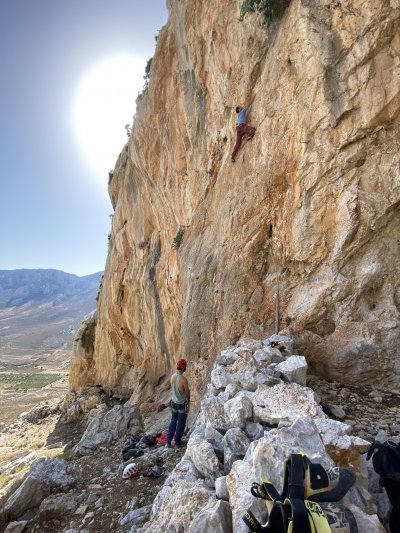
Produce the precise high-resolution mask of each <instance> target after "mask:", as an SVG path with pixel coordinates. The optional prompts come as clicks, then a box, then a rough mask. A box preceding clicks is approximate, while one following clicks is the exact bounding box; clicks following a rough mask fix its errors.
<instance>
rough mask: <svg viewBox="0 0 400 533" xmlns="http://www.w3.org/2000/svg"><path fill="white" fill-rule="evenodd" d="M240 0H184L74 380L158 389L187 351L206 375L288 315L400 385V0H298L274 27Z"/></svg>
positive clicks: (323, 351) (286, 326)
mask: <svg viewBox="0 0 400 533" xmlns="http://www.w3.org/2000/svg"><path fill="white" fill-rule="evenodd" d="M240 5H241V2H240V1H235V2H232V1H231V0H209V1H207V2H201V1H192V0H179V1H178V0H170V1H169V10H170V16H169V21H168V23H167V25H166V26H165V27H164V28H163V29H162V31H161V32H160V34H159V37H158V41H157V50H156V53H155V56H154V58H153V61H152V65H151V76H150V84H149V87H148V89H147V90H146V91H145V92H144V93H143V95H142V96H141V97H140V98H139V100H138V107H137V114H136V119H135V124H134V127H133V130H132V135H131V137H130V139H129V142H128V144H127V145H126V146H125V147H124V149H123V151H122V153H121V155H120V157H119V160H118V162H117V165H116V168H115V170H114V173H113V177H112V179H111V182H110V189H109V190H110V196H111V200H112V204H113V206H114V209H115V213H114V216H113V222H112V231H111V235H110V240H109V242H110V246H109V254H108V259H107V265H106V271H105V275H104V280H103V283H102V290H101V293H100V297H99V301H98V310H97V316H96V327H95V337H94V346H93V352H91V353H90V365H87V364H86V365H85V364H84V363H83V361H82V353H81V351H79V350H78V352H79V358H78V359H74V358H73V361H72V365H71V384H72V386H73V387H74V388H76V387H78V386H79V385H81V384H85V383H88V382H92V381H96V382H102V383H105V384H109V385H115V384H119V385H121V386H129V387H133V388H134V389H135V393H136V396H137V397H141V398H146V397H150V395H152V394H153V392H152V391H153V389H154V387H155V386H156V385H159V386H162V384H163V380H164V379H165V377H166V376H167V375H168V374H169V372H170V370H171V368H173V367H174V360H176V359H177V358H178V357H179V356H181V355H182V356H184V357H186V358H187V359H188V360H189V361H190V365H189V367H190V371H189V372H190V374H191V375H190V378H191V380H192V383H193V382H194V383H195V384H196V386H195V387H194V390H197V391H199V390H200V389H201V385H202V384H203V383H204V380H205V378H206V377H207V376H208V375H209V371H210V369H211V364H212V361H210V359H211V358H212V354H215V353H218V351H220V350H221V349H222V348H223V347H224V346H227V345H229V344H231V343H235V342H237V340H238V339H239V338H240V337H242V336H252V337H262V336H265V335H269V334H271V333H273V331H274V330H275V325H276V323H278V324H279V329H280V330H286V331H287V332H289V333H291V334H293V335H294V336H295V338H296V343H297V348H298V350H299V353H301V354H303V355H305V356H306V358H307V362H308V364H310V365H311V366H312V367H313V369H314V371H317V372H323V373H324V375H325V376H327V377H328V378H332V379H335V380H340V381H342V382H343V383H349V384H353V383H354V382H355V381H356V382H357V383H366V382H371V381H374V380H376V379H379V380H380V382H381V383H386V384H389V383H390V384H391V385H398V384H399V379H400V378H399V364H400V363H399V348H398V347H399V345H400V343H399V340H400V339H399V337H400V332H399V327H398V323H399V322H398V319H399V309H400V307H399V306H400V287H399V279H400V276H399V261H398V258H399V246H400V244H399V238H400V237H399V235H400V231H399V230H400V220H399V218H400V216H399V209H398V207H399V199H400V150H399V148H400V146H399V145H400V141H399V139H400V135H399V133H400V132H399V129H400V128H399V106H400V59H399V58H400V34H399V27H400V24H399V22H400V6H399V2H398V0H390V1H385V2H382V1H381V0H371V1H369V2H365V1H363V0H346V1H344V2H340V3H335V4H332V2H329V1H328V0H322V1H319V2H314V1H312V0H292V1H291V3H290V5H289V7H288V8H287V10H286V11H285V13H284V15H283V17H282V19H281V20H280V21H278V22H276V23H275V24H273V25H272V26H271V27H270V28H269V29H268V30H267V31H266V30H264V29H263V28H262V27H261V25H260V21H259V19H258V17H257V15H249V16H248V17H246V19H245V21H244V22H243V23H240V22H238V15H239V10H240ZM254 95H255V100H254V104H253V107H252V111H251V115H250V122H251V124H253V125H254V126H255V127H257V132H256V134H255V137H254V139H253V140H252V141H251V142H244V143H243V146H242V147H241V150H240V152H239V154H238V157H237V160H236V163H234V164H232V163H231V157H230V155H231V151H232V147H233V144H234V141H235V117H236V115H235V106H236V105H237V104H238V103H239V104H240V103H244V104H245V103H246V102H248V101H249V100H250V99H251V97H252V96H254ZM277 298H278V302H277ZM277 303H278V304H279V305H277Z"/></svg>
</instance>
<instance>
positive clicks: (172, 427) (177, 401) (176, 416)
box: [167, 359, 190, 448]
mask: <svg viewBox="0 0 400 533" xmlns="http://www.w3.org/2000/svg"><path fill="white" fill-rule="evenodd" d="M185 370H186V360H185V359H179V361H178V362H177V364H176V372H175V374H174V375H173V376H171V387H172V398H171V404H170V405H171V412H172V417H171V422H170V424H169V428H168V435H167V447H168V448H171V442H172V439H173V438H174V435H175V444H176V446H181V444H182V435H183V432H184V431H185V426H186V419H187V415H188V412H189V402H190V390H189V383H188V380H187V379H186V378H185V376H184V375H183V373H184V372H185Z"/></svg>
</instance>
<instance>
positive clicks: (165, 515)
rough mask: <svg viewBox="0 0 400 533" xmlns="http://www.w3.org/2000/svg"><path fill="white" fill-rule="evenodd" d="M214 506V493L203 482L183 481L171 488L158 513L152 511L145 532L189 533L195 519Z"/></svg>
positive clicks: (144, 527)
mask: <svg viewBox="0 0 400 533" xmlns="http://www.w3.org/2000/svg"><path fill="white" fill-rule="evenodd" d="M155 504H156V502H155V503H154V504H153V509H154V505H155ZM214 505H215V494H214V491H211V490H208V489H206V488H205V487H204V484H203V481H202V480H198V481H195V482H194V483H193V482H188V481H185V480H183V479H182V480H180V481H178V482H176V483H174V484H173V486H171V487H169V491H168V492H167V493H166V494H165V495H164V498H163V500H162V502H161V505H159V506H158V507H157V512H156V513H154V512H153V509H152V512H151V518H150V521H149V522H147V523H146V524H145V525H144V526H143V532H152V533H153V532H154V531H187V530H188V528H189V526H190V524H191V523H192V521H193V518H194V517H196V516H197V515H198V514H199V513H200V512H202V511H204V510H205V509H207V508H211V507H213V506H214ZM170 528H171V529H170Z"/></svg>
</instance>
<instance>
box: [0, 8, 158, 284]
mask: <svg viewBox="0 0 400 533" xmlns="http://www.w3.org/2000/svg"><path fill="white" fill-rule="evenodd" d="M166 20H167V11H166V6H165V0H148V1H147V2H144V1H143V0H112V1H111V0H0V72H1V83H0V270H5V269H7V270H8V269H17V268H56V269H59V270H63V271H64V272H68V273H71V274H77V275H79V276H82V275H87V274H92V273H94V272H98V271H100V270H103V269H104V265H105V260H106V255H107V244H108V239H107V237H108V233H109V232H110V229H111V219H110V214H111V213H112V212H113V210H112V207H111V203H110V200H109V197H108V192H107V184H108V172H109V171H110V170H112V168H113V167H114V164H115V162H116V159H117V156H118V154H119V152H120V151H121V149H122V148H123V146H124V144H125V142H126V140H127V135H126V130H125V125H126V124H132V121H133V115H134V113H135V99H136V97H137V95H138V93H139V92H140V90H141V89H142V87H143V84H144V80H143V76H144V70H145V66H146V63H147V60H148V59H149V58H150V57H152V55H153V54H154V49H155V36H156V35H157V33H158V31H159V30H160V29H161V28H162V26H163V25H164V24H165V23H166Z"/></svg>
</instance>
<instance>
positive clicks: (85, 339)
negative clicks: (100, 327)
mask: <svg viewBox="0 0 400 533" xmlns="http://www.w3.org/2000/svg"><path fill="white" fill-rule="evenodd" d="M95 332H96V323H95V321H94V320H90V321H88V322H87V323H86V327H85V329H84V330H83V333H82V337H81V344H82V346H83V348H84V350H85V352H86V353H92V352H93V350H94V337H95Z"/></svg>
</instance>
